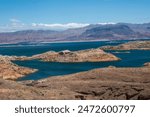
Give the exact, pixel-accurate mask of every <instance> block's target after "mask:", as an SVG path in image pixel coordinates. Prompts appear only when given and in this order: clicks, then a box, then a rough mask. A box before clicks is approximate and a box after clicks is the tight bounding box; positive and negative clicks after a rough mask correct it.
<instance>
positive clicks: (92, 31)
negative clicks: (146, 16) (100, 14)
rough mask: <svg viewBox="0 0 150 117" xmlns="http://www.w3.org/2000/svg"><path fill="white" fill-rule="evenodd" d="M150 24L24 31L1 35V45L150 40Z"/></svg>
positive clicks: (93, 25) (99, 25) (119, 24)
mask: <svg viewBox="0 0 150 117" xmlns="http://www.w3.org/2000/svg"><path fill="white" fill-rule="evenodd" d="M149 38H150V23H145V24H130V23H118V24H106V25H102V24H91V25H89V26H86V27H83V28H76V29H68V30H65V31H53V30H24V31H17V32H5V33H4V32H3V33H0V43H21V42H56V41H91V40H126V39H149Z"/></svg>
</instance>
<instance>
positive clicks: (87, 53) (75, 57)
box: [32, 49, 119, 62]
mask: <svg viewBox="0 0 150 117" xmlns="http://www.w3.org/2000/svg"><path fill="white" fill-rule="evenodd" d="M32 59H42V60H43V61H50V62H101V61H116V60H119V58H117V57H116V56H114V55H113V54H110V53H106V52H104V51H103V50H101V49H89V50H81V51H69V50H64V51H60V52H54V51H50V52H46V53H43V54H39V55H35V56H33V57H32Z"/></svg>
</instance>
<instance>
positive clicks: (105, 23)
mask: <svg viewBox="0 0 150 117" xmlns="http://www.w3.org/2000/svg"><path fill="white" fill-rule="evenodd" d="M98 24H100V25H108V24H116V23H114V22H106V23H98Z"/></svg>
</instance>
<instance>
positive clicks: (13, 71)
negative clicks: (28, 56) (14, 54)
mask: <svg viewBox="0 0 150 117" xmlns="http://www.w3.org/2000/svg"><path fill="white" fill-rule="evenodd" d="M12 59H13V58H11V57H6V56H5V57H2V56H1V57H0V78H1V79H6V80H16V79H18V78H20V77H23V76H25V75H27V74H30V73H33V72H35V71H37V70H35V69H31V68H26V67H21V66H18V65H16V64H14V63H12V62H11V61H10V60H12Z"/></svg>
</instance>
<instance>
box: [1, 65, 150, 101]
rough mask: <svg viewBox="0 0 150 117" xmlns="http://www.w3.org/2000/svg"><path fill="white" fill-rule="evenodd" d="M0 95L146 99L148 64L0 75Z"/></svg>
mask: <svg viewBox="0 0 150 117" xmlns="http://www.w3.org/2000/svg"><path fill="white" fill-rule="evenodd" d="M0 99H96V100H97V99H98V100H99V99H127V100H132V99H150V66H149V63H147V64H145V66H144V67H139V68H116V67H108V68H101V69H95V70H91V71H87V72H81V73H76V74H71V75H66V76H58V77H49V78H47V79H43V80H39V81H22V82H13V81H6V80H2V79H1V80H0Z"/></svg>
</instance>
